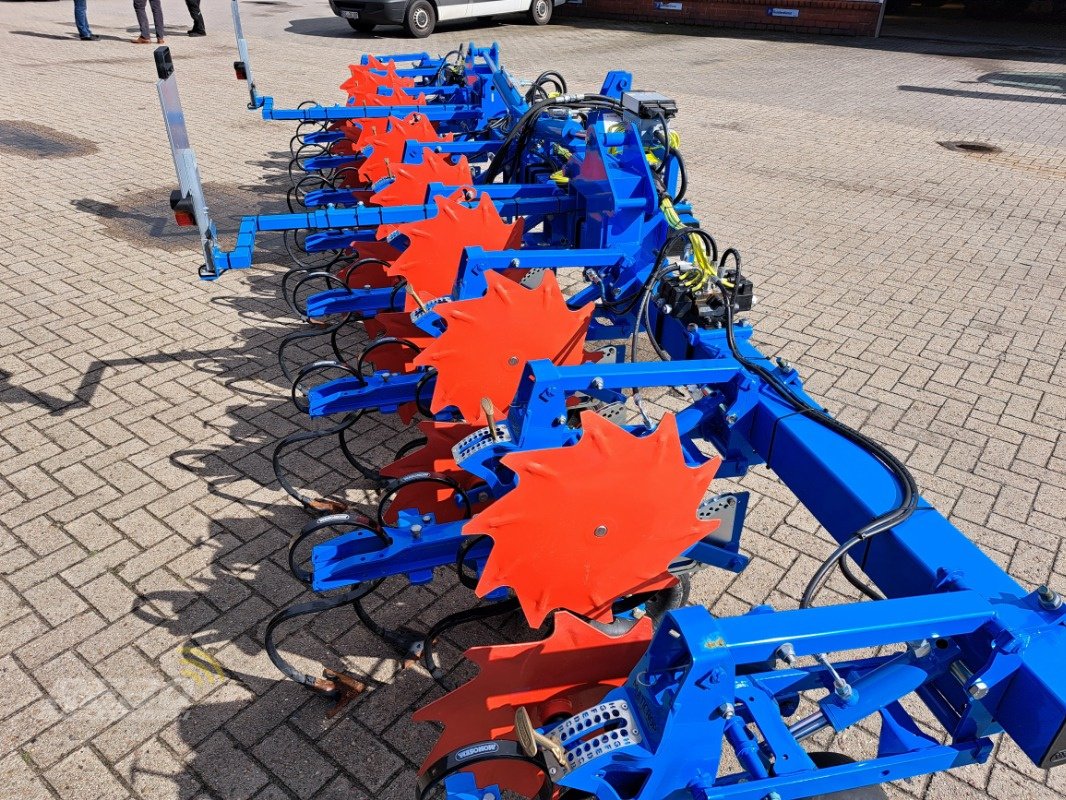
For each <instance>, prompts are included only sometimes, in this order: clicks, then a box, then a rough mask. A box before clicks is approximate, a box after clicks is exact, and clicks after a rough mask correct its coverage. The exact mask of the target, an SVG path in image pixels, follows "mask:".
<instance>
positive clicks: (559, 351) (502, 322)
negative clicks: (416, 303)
mask: <svg viewBox="0 0 1066 800" xmlns="http://www.w3.org/2000/svg"><path fill="white" fill-rule="evenodd" d="M485 280H486V281H487V283H488V291H487V292H486V293H485V295H484V296H483V297H477V298H473V299H470V300H459V301H456V302H451V303H441V304H440V305H437V306H435V307H434V309H433V310H434V311H436V312H437V313H438V314H439V315H440V316H441V317H443V318H444V321H445V322H446V323H447V328H446V329H445V330H444V332H443V333H442V334H441V335H440V336H438V337H437V338H435V339H433V340H432V341H431V342H429V343H427V345H426V347H425V349H424V350H423V351H422V353H421V354H419V355H418V357H417V358H415V359H414V364H415V366H420V367H435V368H436V369H437V372H438V375H437V385H436V388H435V389H434V390H433V401H432V402H431V404H430V410H431V411H433V413H437V412H439V411H442V410H443V409H445V408H447V407H448V406H456V407H457V408H458V409H459V411H460V413H461V414H462V416H463V419H465V420H467V421H468V422H482V424H484V422H483V421H484V417H485V413H484V411H483V410H482V408H481V401H482V398H485V397H487V398H489V399H490V400H491V401H492V402H493V405H495V406H496V408H497V409H499V410H500V412H501V413H506V411H507V409H508V408H509V407H510V405H511V401H512V400H513V399H514V395H515V390H516V389H517V388H518V383H519V380H520V379H521V377H522V370H523V369H524V368H525V366H526V362H527V361H532V360H534V359H539V358H547V359H550V360H551V361H552V362H553V363H555V364H557V365H560V366H563V365H569V364H580V363H581V361H582V360H583V358H584V355H585V349H584V345H585V334H586V333H587V332H588V326H589V321H590V320H591V319H592V311H593V308H592V305H591V304H589V305H586V306H585V307H584V308H580V309H578V310H576V311H571V310H570V309H569V308H568V307H567V305H566V298H564V297H563V293H562V292H561V291H560V290H559V283H558V281H556V279H555V275H554V274H553V273H551V272H545V273H544V276H543V280H542V281H541V283H540V285H539V286H538V287H536V288H535V289H527V288H525V287H524V286H522V285H521V284H518V283H515V282H514V281H513V280H510V279H508V278H505V277H503V276H502V275H499V274H498V273H496V272H486V273H485Z"/></svg>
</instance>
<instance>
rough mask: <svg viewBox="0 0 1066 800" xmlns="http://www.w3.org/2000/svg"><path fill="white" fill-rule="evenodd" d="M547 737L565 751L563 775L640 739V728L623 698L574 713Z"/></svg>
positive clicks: (562, 767)
mask: <svg viewBox="0 0 1066 800" xmlns="http://www.w3.org/2000/svg"><path fill="white" fill-rule="evenodd" d="M548 738H549V739H551V740H552V741H554V742H557V743H558V744H560V745H562V747H563V749H564V750H565V751H566V759H565V760H564V762H563V763H562V764H560V768H561V769H562V772H563V774H564V775H565V774H567V773H569V772H573V771H574V770H575V769H577V768H578V767H580V766H582V765H584V764H587V763H588V762H589V761H592V760H593V759H594V758H597V757H599V756H601V755H603V754H604V753H609V752H611V751H612V750H618V749H619V748H621V747H626V746H628V745H631V744H639V743H640V741H641V736H640V729H639V728H638V727H637V723H636V720H635V719H634V718H633V715H632V713H631V712H630V710H629V703H627V702H625V701H624V700H611V701H610V702H607V703H600V704H599V705H597V706H593V707H592V708H589V709H586V710H585V711H582V712H581V713H580V714H575V715H574V716H572V717H570V718H569V719H568V720H566V721H565V722H563V723H561V724H560V725H559V726H558V727H557V728H555V730H553V731H552V732H551V733H550V734H548Z"/></svg>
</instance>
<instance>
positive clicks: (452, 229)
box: [379, 190, 522, 297]
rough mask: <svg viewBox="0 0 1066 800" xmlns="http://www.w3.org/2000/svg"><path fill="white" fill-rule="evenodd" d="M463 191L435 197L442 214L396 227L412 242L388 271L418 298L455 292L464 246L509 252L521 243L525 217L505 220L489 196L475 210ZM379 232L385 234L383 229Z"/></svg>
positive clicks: (482, 198)
mask: <svg viewBox="0 0 1066 800" xmlns="http://www.w3.org/2000/svg"><path fill="white" fill-rule="evenodd" d="M463 194H464V193H463V190H459V191H457V192H456V193H455V194H454V195H453V196H452V197H439V196H438V197H435V198H434V199H433V202H434V203H435V204H436V206H437V213H436V214H434V215H433V216H432V217H429V218H428V219H424V220H419V221H418V222H408V223H405V224H403V225H397V226H396V227H395V228H394V229H393V230H395V231H396V232H398V233H401V234H403V235H404V236H406V237H407V240H408V246H407V249H405V250H404V251H403V252H402V253H401V254H400V256H399V257H398V258H397V259H396V260H395V261H393V262H392V265H391V266H390V267H389V275H391V276H393V277H403V278H406V279H407V282H408V283H409V284H410V285H411V286H413V287H414V288H415V289H416V290H417V291H418V294H419V297H444V296H445V295H448V294H451V291H452V285H453V284H454V283H455V276H456V274H457V273H458V271H459V259H460V258H461V257H462V254H463V248H466V247H470V246H473V245H478V246H480V247H482V248H484V249H485V250H508V249H511V248H515V247H518V246H519V245H520V244H521V243H522V221H521V220H520V219H519V220H515V221H514V222H512V223H510V224H508V223H506V222H504V221H503V220H502V219H501V218H500V214H499V212H498V211H497V210H496V206H495V205H493V202H492V200H491V199H490V198H489V196H488V195H487V194H483V195H481V199H480V200H479V201H478V203H477V205H475V206H474V207H473V208H467V207H466V206H464V205H463V202H462V201H463ZM379 235H380V233H379Z"/></svg>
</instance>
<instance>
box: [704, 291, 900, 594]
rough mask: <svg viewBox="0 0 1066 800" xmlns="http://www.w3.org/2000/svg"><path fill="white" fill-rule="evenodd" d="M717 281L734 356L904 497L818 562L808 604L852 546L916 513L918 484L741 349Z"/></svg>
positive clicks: (727, 297) (875, 445)
mask: <svg viewBox="0 0 1066 800" xmlns="http://www.w3.org/2000/svg"><path fill="white" fill-rule="evenodd" d="M715 285H716V286H717V287H718V290H719V292H720V293H721V295H722V301H723V303H724V305H725V332H726V342H727V343H728V345H729V350H730V352H731V353H732V354H733V357H734V358H735V359H736V360H737V361H738V362H739V363H740V364H741V365H743V366H744V367H745V368H746V369H748V370H749V371H750V372H754V373H755V374H756V375H758V376H759V377H760V378H762V379H763V380H764V381H766V383H768V384H769V385H770V386H772V387H773V388H774V389H775V390H776V391H777V393H778V394H779V395H780V396H781V398H782V399H783V400H785V402H787V403H788V404H789V405H791V406H792V407H793V408H795V409H796V411H797V412H799V413H802V414H806V415H808V416H809V417H810V418H811V419H814V420H816V421H817V422H819V423H821V424H822V425H824V426H825V427H827V428H829V429H830V430H832V431H834V432H835V433H838V434H840V435H841V436H843V437H844V438H845V439H847V440H848V441H849V442H851V443H853V444H855V445H858V446H859V447H861V448H862V449H864V450H866V451H867V452H868V453H869V454H870V455H871V456H873V457H874V458H875V459H877V460H878V461H880V462H881V464H882V465H883V466H884V467H885V468H886V469H887V470H888V471H889V472H891V473H892V474H893V475H894V476H895V478H896V480H897V482H898V483H899V486H900V492H901V498H900V502H899V504H898V505H897V506H896V507H895V508H893V509H890V510H889V511H886V512H884V513H881V514H878V515H877V516H876V517H874V518H873V519H872V520H870V521H869V522H868V523H866V524H865V525H863V526H862V527H861V528H859V529H858V530H857V531H855V533H853V534H852V535H851V537H850V538H848V539H846V540H845V541H843V542H842V543H841V544H840V545H839V546H838V547H837V548H836V549H835V550H834V551H833V553H832V554H831V555H830V556H829V557H828V558H827V559H826V560H825V561H823V562H822V564H821V565H820V566H819V568H818V570H817V571H816V572H815V574H814V575H813V576H812V577H811V579H810V581H809V582H808V583H807V586H806V588H805V589H804V590H803V597H802V599H801V601H800V608H809V607H810V606H811V604H812V603H813V602H814V598H815V596H816V595H817V594H818V592H819V591H821V589H822V587H823V586H824V585H825V582H826V581H827V580H828V579H829V574H830V573H831V572H832V570H833V569H834V567H836V565H837V564H838V563H840V561H841V560H842V559H843V558H844V556H846V555H847V554H848V553H849V552H850V551H851V550H852V549H854V548H855V547H857V546H858V545H860V544H863V543H865V542H867V541H868V540H869V539H871V538H873V537H874V536H877V535H879V534H882V533H884V532H885V531H888V530H891V529H892V528H894V527H895V526H896V525H899V524H900V523H901V522H903V521H904V520H906V519H907V518H908V517H910V516H911V514H913V513H914V511H915V509H916V508H917V507H918V484H917V482H916V481H915V480H914V476H913V475H912V474H911V472H910V470H908V469H907V467H906V465H904V464H903V462H901V461H900V460H899V459H898V458H896V456H894V455H893V454H892V453H891V452H889V450H888V449H887V448H886V447H885V446H884V445H882V444H880V443H879V442H876V441H874V440H873V439H871V438H869V437H868V436H865V435H863V434H861V433H859V432H858V431H857V430H855V429H854V428H851V427H849V426H847V425H845V424H844V423H843V422H840V421H839V420H837V419H836V418H834V417H832V416H830V415H829V414H827V413H826V412H825V411H823V410H822V409H820V408H817V407H815V406H812V405H810V404H809V403H807V401H806V400H804V399H803V398H801V397H799V396H798V395H796V394H795V393H794V392H793V391H792V389H791V387H789V385H788V384H786V383H785V382H784V381H782V380H781V379H780V378H778V376H776V375H775V374H774V373H773V372H772V371H770V370H769V369H767V368H766V367H764V366H763V365H762V364H759V363H757V362H755V361H752V360H750V359H748V358H746V357H745V356H743V355H742V354H741V352H740V349H739V348H738V347H737V343H736V338H735V336H734V333H733V298H732V296H731V293H730V291H729V289H728V288H727V287H726V286H725V285H724V284H723V283H722V282H721V281H720V280H719V281H715Z"/></svg>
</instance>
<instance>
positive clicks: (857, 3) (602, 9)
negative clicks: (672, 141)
mask: <svg viewBox="0 0 1066 800" xmlns="http://www.w3.org/2000/svg"><path fill="white" fill-rule="evenodd" d="M555 11H556V13H557V14H560V15H569V16H575V17H599V18H605V19H625V20H630V21H641V22H683V23H686V24H694V25H713V26H716V27H724V28H747V29H752V30H794V31H798V32H802V33H833V34H844V35H850V36H875V35H876V34H877V23H878V19H879V18H880V15H881V4H880V3H879V2H876V0H677V2H663V1H662V0H568V2H567V3H566V4H565V5H562V6H559V7H557V8H556V9H555Z"/></svg>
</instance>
